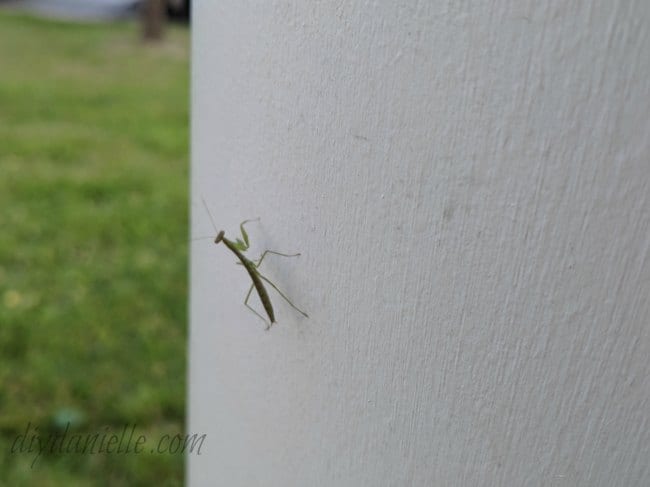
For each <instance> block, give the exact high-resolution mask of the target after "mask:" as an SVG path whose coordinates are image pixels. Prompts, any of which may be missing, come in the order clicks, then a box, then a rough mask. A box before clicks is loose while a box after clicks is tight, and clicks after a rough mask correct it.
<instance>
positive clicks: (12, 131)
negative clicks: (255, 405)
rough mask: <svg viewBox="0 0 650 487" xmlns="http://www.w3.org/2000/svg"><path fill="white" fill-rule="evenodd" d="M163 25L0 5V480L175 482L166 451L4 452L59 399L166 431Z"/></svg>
mask: <svg viewBox="0 0 650 487" xmlns="http://www.w3.org/2000/svg"><path fill="white" fill-rule="evenodd" d="M167 34H168V35H167V38H166V40H165V41H164V42H163V43H162V44H158V45H145V44H142V43H141V42H140V41H139V38H138V31H137V25H135V24H133V23H115V24H92V25H83V24H74V23H65V22H56V21H47V20H39V19H35V18H31V17H28V16H24V15H17V14H13V13H6V12H2V11H0V207H1V208H2V211H1V212H0V353H1V357H2V360H1V361H0V376H1V380H2V388H1V389H0V411H1V413H0V448H1V450H2V452H3V454H2V455H1V456H0V485H12V486H14V485H16V486H21V485H25V486H27V485H29V486H32V485H39V486H54V485H57V486H58V485H66V486H89V485H111V486H122V485H124V486H131V485H181V484H182V479H183V463H184V459H183V455H182V454H176V455H171V454H155V455H154V454H147V453H146V451H145V453H142V454H140V455H56V454H53V455H44V456H41V457H39V459H38V461H37V462H36V464H35V466H34V468H30V464H31V462H32V460H33V458H34V455H32V454H17V453H11V448H12V444H13V442H14V439H15V438H16V436H17V435H19V434H21V433H23V432H24V431H25V428H26V426H27V424H28V423H31V424H32V425H38V426H40V427H41V430H43V431H45V430H47V429H48V428H50V429H51V428H54V429H56V428H57V426H56V425H57V423H56V417H57V415H58V416H61V415H66V414H69V412H70V411H72V413H73V416H74V415H76V416H77V417H78V418H81V419H79V420H78V424H77V426H76V429H75V431H77V432H88V433H91V434H92V433H97V432H102V431H104V428H105V427H106V426H109V427H110V428H111V431H112V432H115V431H120V430H121V429H122V428H123V426H124V425H126V424H129V425H131V424H134V423H135V424H137V431H138V432H139V433H141V434H145V435H147V438H148V439H150V440H151V441H155V440H157V439H158V438H160V437H161V436H162V435H163V434H169V435H174V434H176V433H183V431H184V415H185V412H184V411H185V378H186V370H185V361H186V287H187V285H186V274H187V273H186V270H187V267H186V266H187V238H188V236H187V213H188V209H187V190H188V189H187V186H188V184H187V178H188V169H187V152H188V65H189V62H188V32H187V31H186V30H183V29H180V28H178V29H177V28H170V29H169V30H168V32H167ZM59 422H60V421H59Z"/></svg>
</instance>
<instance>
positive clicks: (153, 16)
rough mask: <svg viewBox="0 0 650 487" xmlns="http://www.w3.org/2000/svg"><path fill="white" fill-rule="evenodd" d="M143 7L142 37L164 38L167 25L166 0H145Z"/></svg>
mask: <svg viewBox="0 0 650 487" xmlns="http://www.w3.org/2000/svg"><path fill="white" fill-rule="evenodd" d="M140 8H141V13H140V15H141V19H142V37H143V38H144V40H146V41H157V40H160V39H162V37H163V30H164V26H165V1H164V0H144V2H142V6H141V7H140Z"/></svg>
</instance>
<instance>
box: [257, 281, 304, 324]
mask: <svg viewBox="0 0 650 487" xmlns="http://www.w3.org/2000/svg"><path fill="white" fill-rule="evenodd" d="M259 276H260V278H261V279H264V281H266V282H267V283H268V284H269V285H270V286H271V287H272V288H273V289H275V290H276V291H277V292H278V294H279V295H280V296H282V297H283V298H284V300H285V301H286V302H287V303H289V304H290V305H291V307H292V308H293V309H295V310H296V311H297V312H298V313H300V314H301V315H303V316H304V317H305V318H309V315H308V314H307V313H305V312H304V311H303V310H301V309H300V308H298V307H297V306H296V305H295V304H293V303H292V302H291V300H290V299H289V298H287V297H286V296H285V295H284V293H283V292H282V291H280V290H279V289H278V287H277V286H276V285H275V284H273V283H272V282H271V281H269V280H268V279H267V278H266V277H264V276H263V275H262V274H259Z"/></svg>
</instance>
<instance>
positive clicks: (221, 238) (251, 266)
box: [203, 200, 309, 330]
mask: <svg viewBox="0 0 650 487" xmlns="http://www.w3.org/2000/svg"><path fill="white" fill-rule="evenodd" d="M203 206H205V209H206V211H207V212H208V216H209V217H210V222H211V223H212V226H213V228H214V230H215V232H217V236H216V237H215V239H214V243H215V244H217V245H218V244H219V243H221V242H223V244H224V245H225V246H226V247H228V249H230V251H231V252H232V253H233V254H235V255H236V256H237V258H238V259H239V262H237V264H240V265H242V266H244V268H245V269H246V272H248V275H249V276H250V278H251V281H253V283H252V284H251V287H250V288H249V289H248V293H246V298H244V306H246V307H247V308H248V309H249V310H251V311H252V312H253V313H254V314H255V315H256V316H257V317H259V318H260V319H261V320H262V321H263V322H264V323H265V324H266V329H267V330H268V329H270V328H271V326H272V325H273V324H274V323H276V321H275V313H274V311H273V305H272V304H271V298H270V297H269V294H268V292H267V291H266V288H265V287H264V283H267V284H268V285H269V286H271V287H272V288H273V289H275V290H276V291H277V293H278V294H279V295H280V296H282V298H284V300H285V301H286V302H287V303H289V305H291V307H292V308H293V309H295V310H296V311H298V312H299V313H300V314H301V315H303V316H304V317H305V318H309V315H308V314H307V313H305V312H304V311H302V310H301V309H300V308H298V307H297V306H296V305H295V304H293V303H292V302H291V300H290V299H289V298H288V297H287V296H286V295H285V294H284V293H283V292H282V291H280V289H278V287H277V286H276V285H275V284H273V283H272V282H271V281H270V280H269V279H268V278H267V277H265V276H264V275H262V274H261V273H260V271H259V267H260V265H261V264H262V261H263V260H264V257H266V255H267V254H275V255H280V256H282V257H298V256H299V255H300V254H299V253H298V254H283V253H281V252H275V251H274V250H265V251H264V252H263V253H262V255H261V256H260V258H259V259H258V260H257V261H253V260H251V259H249V258H248V257H246V256H245V255H244V254H243V252H246V251H247V250H248V249H249V247H250V241H249V239H248V233H246V230H245V229H244V225H245V224H246V223H249V222H251V221H259V218H255V219H252V220H244V221H243V222H241V223H240V224H239V230H240V232H241V239H240V238H236V239H235V241H234V242H233V241H232V240H230V239H228V238H226V236H225V232H224V231H223V230H221V231H217V226H216V224H215V223H214V220H213V219H212V214H211V213H210V210H209V209H208V205H207V203H206V202H205V200H203ZM210 238H211V237H210ZM262 281H264V282H262ZM253 289H255V290H256V291H257V295H258V296H259V298H260V301H261V302H262V306H263V307H264V311H266V314H267V316H268V318H269V321H268V322H267V321H266V319H264V317H263V316H262V315H261V314H259V313H258V312H257V311H255V309H253V307H251V306H250V305H249V304H248V300H249V299H250V297H251V294H252V292H253Z"/></svg>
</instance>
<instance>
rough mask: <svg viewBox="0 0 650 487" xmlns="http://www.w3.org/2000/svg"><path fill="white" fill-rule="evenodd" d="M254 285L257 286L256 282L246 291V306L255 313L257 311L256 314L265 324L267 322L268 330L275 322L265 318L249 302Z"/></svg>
mask: <svg viewBox="0 0 650 487" xmlns="http://www.w3.org/2000/svg"><path fill="white" fill-rule="evenodd" d="M254 287H255V285H254V284H251V287H250V289H249V290H248V292H247V293H246V298H245V299H244V306H246V307H247V308H248V309H250V310H251V311H252V312H253V313H255V315H256V316H257V317H258V318H259V319H260V320H262V321H263V322H264V324H266V329H267V330H268V329H269V328H271V325H272V324H273V323H271V322H270V321H267V320H266V319H265V318H264V317H263V316H262V315H261V314H259V313H258V312H257V311H255V310H254V309H253V307H252V306H251V305H249V304H248V300H249V299H250V297H251V293H252V292H253V288H254Z"/></svg>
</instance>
